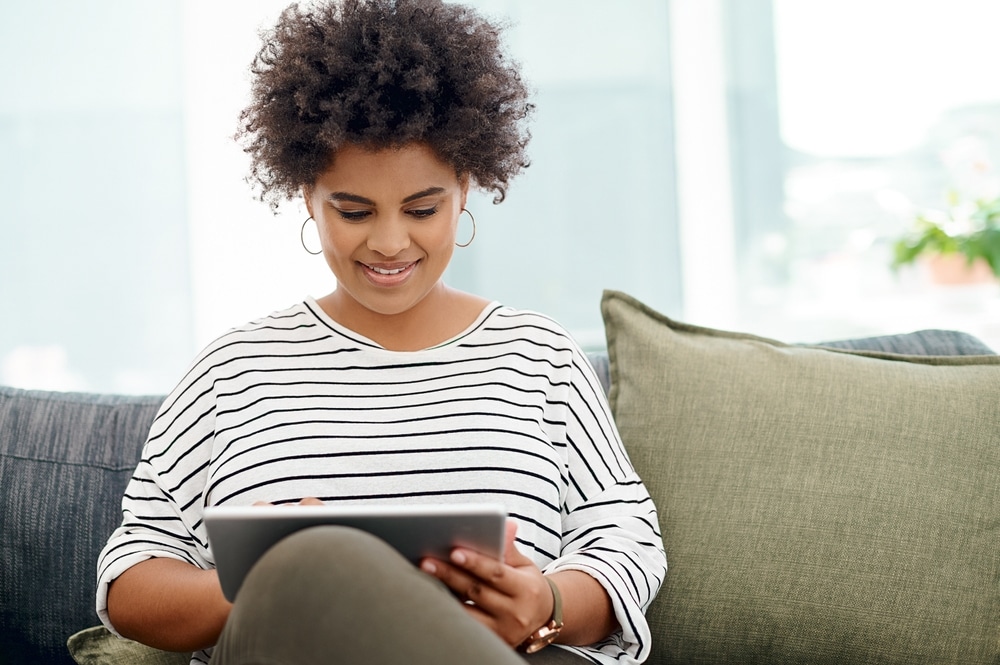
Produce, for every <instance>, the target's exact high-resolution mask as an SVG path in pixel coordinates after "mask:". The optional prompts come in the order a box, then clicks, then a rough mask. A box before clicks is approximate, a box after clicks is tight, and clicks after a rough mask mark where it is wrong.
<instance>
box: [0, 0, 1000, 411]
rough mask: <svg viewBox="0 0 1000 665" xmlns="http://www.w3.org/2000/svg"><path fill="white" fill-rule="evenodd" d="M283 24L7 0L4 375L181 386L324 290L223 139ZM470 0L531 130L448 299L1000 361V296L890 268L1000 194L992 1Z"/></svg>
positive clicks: (151, 6)
mask: <svg viewBox="0 0 1000 665" xmlns="http://www.w3.org/2000/svg"><path fill="white" fill-rule="evenodd" d="M286 4H287V3H286V2H284V1H275V0H239V1H237V0H213V1H210V2H206V1H203V0H172V1H171V0H92V1H90V2H86V3H81V2H76V1H71V0H44V1H36V0H0V62H2V63H3V64H2V65H0V91H2V92H0V201H2V206H3V208H2V212H0V311H2V315H0V316H2V318H0V383H2V384H6V385H14V386H21V387H31V388H45V389H53V390H93V391H105V392H123V393H162V392H166V391H168V390H170V388H172V386H173V384H174V383H175V382H176V381H177V380H178V379H179V378H180V377H181V376H182V375H183V373H184V370H185V368H186V367H187V365H188V363H189V362H190V361H191V360H192V358H193V357H194V355H195V354H196V353H197V352H198V350H200V348H202V347H203V346H204V345H205V344H207V343H208V342H210V341H211V340H212V339H213V338H215V337H216V336H218V335H220V334H222V333H224V332H225V331H226V330H227V329H228V328H230V327H232V326H235V325H239V324H241V323H243V322H245V321H247V320H250V319H253V318H257V317H259V316H261V315H264V314H267V313H269V312H271V311H273V310H276V309H280V308H284V307H287V306H289V305H291V304H292V303H294V302H296V301H299V300H301V299H302V298H303V297H304V296H305V295H307V294H309V295H314V296H320V295H323V294H325V293H327V292H329V291H330V290H331V289H332V288H333V286H334V283H333V279H332V276H331V275H330V273H329V270H328V269H327V268H326V265H325V264H324V263H323V260H322V258H321V257H312V256H309V255H308V254H306V253H305V251H304V250H303V249H302V247H301V245H300V242H299V228H300V226H301V224H302V221H303V220H304V219H305V217H306V216H307V215H306V212H305V210H304V208H303V206H301V205H300V204H299V203H297V202H292V203H289V204H288V205H287V206H285V207H284V208H282V209H281V210H280V211H279V213H278V214H277V215H274V214H272V213H271V211H270V209H269V208H268V207H267V206H266V205H265V204H262V203H260V202H258V201H256V200H255V199H254V197H253V194H252V192H251V189H250V187H249V185H248V184H247V183H246V182H245V180H244V178H245V176H246V174H247V160H246V158H245V157H244V155H243V153H242V152H241V150H240V149H239V147H238V146H237V145H236V144H235V143H234V141H233V139H232V135H233V133H234V131H235V129H236V124H237V117H238V114H239V112H240V110H241V109H242V108H243V106H244V104H245V102H246V100H247V90H248V87H249V82H248V75H247V67H248V65H249V63H250V61H251V59H252V58H253V56H254V54H255V52H256V50H257V48H258V47H259V38H258V30H259V29H260V28H261V27H263V26H266V25H269V24H270V23H271V22H272V21H273V20H274V18H275V17H276V16H277V14H278V13H279V12H280V10H281V9H282V8H283V7H284V6H285V5H286ZM470 4H473V5H476V6H477V7H479V8H480V9H481V10H482V11H483V12H484V13H486V14H488V15H490V16H495V17H501V18H505V19H507V20H509V22H510V30H509V33H508V43H509V46H510V50H511V53H512V55H513V57H514V58H515V59H516V60H518V61H520V62H521V63H522V65H523V68H524V73H525V75H526V77H527V79H528V80H529V82H530V83H531V85H532V86H533V88H534V89H535V91H536V94H535V102H536V104H537V112H536V116H535V121H534V124H533V128H532V133H533V137H534V138H533V140H532V142H531V145H530V153H531V157H532V165H531V167H530V168H529V169H528V170H527V171H525V173H524V174H522V176H520V178H519V179H518V180H516V181H514V183H513V185H512V187H511V188H510V191H509V195H508V198H507V200H506V201H505V202H504V203H503V204H501V205H498V206H497V205H493V203H492V200H491V197H490V196H487V195H479V196H475V197H472V198H471V200H470V203H469V206H468V207H469V208H470V210H472V212H473V213H474V214H475V216H476V220H477V226H478V234H477V236H476V239H475V242H474V243H473V244H472V245H471V246H470V247H468V248H467V249H461V250H457V251H456V255H455V260H454V262H453V265H452V266H451V268H450V269H449V274H448V275H447V279H448V281H449V282H450V283H451V284H452V285H454V286H456V287H459V288H464V289H467V290H471V291H474V292H477V293H480V294H482V295H484V296H487V297H490V298H494V299H496V300H499V301H501V302H503V303H505V304H509V305H512V306H516V307H521V308H530V309H535V310H539V311H542V312H545V313H547V314H549V315H551V316H553V317H554V318H556V319H557V320H559V321H560V322H562V323H563V324H564V325H566V326H567V327H568V328H569V329H570V330H571V332H573V334H574V335H575V336H576V337H577V338H578V340H579V341H580V342H581V343H582V344H583V345H584V346H585V347H586V348H588V349H599V348H601V347H602V346H603V344H604V335H603V326H602V323H601V316H600V310H599V302H600V295H601V291H602V290H603V289H619V290H623V291H626V292H627V293H630V294H632V295H634V296H636V297H637V298H639V299H640V300H643V301H645V302H646V303H647V304H649V305H650V306H652V307H654V308H655V309H657V310H659V311H661V312H663V313H665V314H667V315H668V316H671V317H674V318H677V319H681V320H685V321H688V322H690V323H696V324H701V325H707V326H715V327H722V328H728V329H732V330H741V331H747V332H753V333H756V334H760V335H765V336H769V337H774V338H777V339H780V340H783V341H787V342H816V341H822V340H829V339H835V338H843V337H848V336H862V335H877V334H889V333H897V332H908V331H911V330H916V329H920V328H931V327H937V328H952V329H958V330H964V331H967V332H970V333H973V334H976V335H978V336H979V337H980V338H981V339H983V340H984V341H985V342H986V343H987V344H990V345H991V346H992V347H993V348H994V349H996V350H1000V284H998V283H997V282H996V280H995V279H992V278H991V276H990V275H986V277H985V278H982V277H981V278H980V279H979V280H978V281H977V280H975V279H974V280H972V281H969V282H968V283H948V284H945V283H941V281H940V280H938V279H936V278H935V277H934V275H933V273H932V272H931V270H930V269H929V268H928V265H927V264H926V263H925V262H923V261H917V262H916V263H915V264H912V265H906V266H903V267H901V268H899V269H898V270H896V269H893V268H892V267H891V263H892V258H893V247H894V244H895V243H896V242H897V240H898V239H899V238H900V237H902V236H903V235H905V234H906V233H907V232H908V231H909V230H911V229H912V228H913V227H914V224H915V220H916V219H917V218H918V217H920V216H923V217H925V218H932V219H939V218H940V219H944V220H946V221H948V220H951V221H952V222H954V221H955V217H956V215H957V216H958V217H960V216H961V214H964V213H962V211H963V210H965V211H966V212H967V209H968V205H970V204H971V202H974V201H982V200H990V199H996V198H997V197H1000V78H998V77H997V76H996V73H995V71H994V70H995V63H996V61H997V57H996V32H995V31H996V26H997V25H1000V3H998V2H996V1H995V0H616V1H615V2H614V3H612V2H608V1H607V0H544V1H539V0H472V2H470ZM963 206H965V207H964V208H963ZM956 210H957V211H958V213H956ZM464 220H465V218H463V221H464ZM462 230H464V229H463V228H460V233H461V232H462ZM951 281H954V280H951ZM960 282H961V280H960Z"/></svg>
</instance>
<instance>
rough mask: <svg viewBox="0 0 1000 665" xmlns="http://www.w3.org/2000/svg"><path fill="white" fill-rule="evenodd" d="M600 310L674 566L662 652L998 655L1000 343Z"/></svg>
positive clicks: (910, 660)
mask: <svg viewBox="0 0 1000 665" xmlns="http://www.w3.org/2000/svg"><path fill="white" fill-rule="evenodd" d="M602 312H603V315H604V320H605V325H606V333H607V340H608V351H609V358H610V364H611V393H610V401H611V406H612V411H613V413H614V417H615V420H616V422H617V424H618V427H619V430H620V432H621V436H622V439H623V440H624V442H625V445H626V447H627V449H628V452H629V455H630V457H631V459H632V461H633V463H634V464H635V466H636V469H637V470H638V472H639V474H640V476H642V478H643V479H644V481H645V482H646V484H647V486H648V488H649V490H650V493H651V494H652V496H653V499H654V501H655V503H656V505H657V507H658V510H659V518H660V526H661V529H662V532H663V539H664V543H665V546H666V549H667V559H668V563H669V565H670V570H669V571H668V573H667V577H666V581H665V583H664V586H663V588H662V589H661V591H660V594H659V596H658V598H657V599H656V601H655V602H654V604H653V606H652V607H651V608H650V610H649V613H648V617H649V621H650V624H651V628H652V631H653V635H654V640H655V644H654V650H653V660H654V661H655V662H684V663H746V664H749V663H769V664H771V665H778V664H782V663H854V664H857V663H880V664H889V663H900V664H902V663H906V664H907V665H912V664H914V663H944V662H948V663H959V662H961V663H965V664H980V663H981V664H983V665H987V664H988V665H996V664H997V663H1000V587H998V582H997V580H998V579H1000V356H961V357H944V356H930V357H927V356H924V357H920V356H900V355H893V354H886V353H877V352H856V351H842V350H832V349H826V348H817V347H802V346H792V345H787V344H783V343H781V342H777V341H774V340H769V339H764V338H760V337H756V336H752V335H746V334H738V333H729V332H724V331H718V330H711V329H707V328H701V327H696V326H691V325H685V324H682V323H678V322H675V321H672V320H670V319H669V318H667V317H665V316H663V315H662V314H659V313H657V312H655V311H653V310H652V309H650V308H649V307H647V306H645V305H643V304H642V303H640V302H638V301H636V300H635V299H633V298H631V297H629V296H627V295H624V294H622V293H617V292H606V293H605V295H604V298H603V301H602Z"/></svg>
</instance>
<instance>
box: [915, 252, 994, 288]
mask: <svg viewBox="0 0 1000 665" xmlns="http://www.w3.org/2000/svg"><path fill="white" fill-rule="evenodd" d="M923 262H924V265H925V266H927V271H928V273H929V274H930V277H931V281H932V282H934V283H935V284H944V285H956V284H988V283H990V282H996V281H997V277H996V275H994V274H993V271H992V270H990V264H988V263H986V260H985V259H982V258H977V259H976V260H975V261H973V262H972V263H971V264H969V261H968V259H966V258H965V256H964V255H963V254H932V255H929V256H927V257H926V258H925V259H923Z"/></svg>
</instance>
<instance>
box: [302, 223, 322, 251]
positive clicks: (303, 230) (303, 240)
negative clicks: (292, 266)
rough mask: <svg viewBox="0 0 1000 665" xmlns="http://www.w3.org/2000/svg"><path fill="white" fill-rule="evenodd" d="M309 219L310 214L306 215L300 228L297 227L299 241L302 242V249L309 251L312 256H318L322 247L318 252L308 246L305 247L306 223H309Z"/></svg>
mask: <svg viewBox="0 0 1000 665" xmlns="http://www.w3.org/2000/svg"><path fill="white" fill-rule="evenodd" d="M310 219H312V217H311V216H310V217H306V219H305V221H303V222H302V228H301V229H299V242H301V243H302V249H304V250H306V251H307V252H309V253H310V254H312V255H313V256H319V255H320V254H322V253H323V250H322V249H321V250H319V251H318V252H314V251H312V250H311V249H309V248H308V247H306V224H308V223H309V220H310Z"/></svg>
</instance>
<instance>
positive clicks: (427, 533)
mask: <svg viewBox="0 0 1000 665" xmlns="http://www.w3.org/2000/svg"><path fill="white" fill-rule="evenodd" d="M506 519H507V511H506V510H505V509H504V507H503V506H502V505H499V504H480V503H476V504H442V505H438V504H433V505H405V506H387V505H352V506H332V505H325V506H299V505H295V506H209V507H208V508H206V509H205V528H206V529H207V530H208V542H209V547H210V548H211V550H212V552H213V554H214V556H215V567H216V569H217V570H218V574H219V582H220V583H221V585H222V592H223V594H225V596H226V599H228V600H229V601H233V600H234V599H235V598H236V592H237V591H239V589H240V585H241V584H242V583H243V578H244V577H246V575H247V573H249V572H250V569H251V568H252V567H253V565H254V564H255V563H256V562H257V559H259V558H260V557H261V555H263V554H264V552H266V551H267V550H268V548H270V547H271V546H272V545H274V544H275V543H277V542H278V541H279V540H281V539H282V538H284V537H285V536H289V535H291V534H292V533H294V532H296V531H298V530H300V529H305V528H308V527H311V526H320V525H331V524H332V525H340V526H350V527H354V528H357V529H361V530H363V531H367V532H369V533H371V534H372V535H375V536H378V537H379V538H381V539H382V540H384V541H386V542H387V543H389V544H390V545H392V546H393V547H395V548H396V550H398V551H399V552H400V554H402V555H403V556H404V557H406V558H407V559H409V560H410V561H412V562H413V563H414V564H416V563H417V562H418V561H420V559H422V558H423V557H425V556H432V557H436V558H439V559H447V558H448V555H449V553H450V552H451V549H452V548H454V547H458V546H461V547H468V548H469V549H473V550H476V551H477V552H482V553H484V554H488V555H490V556H493V557H496V558H498V559H499V558H502V557H503V547H504V522H505V521H506ZM331 565H333V562H331Z"/></svg>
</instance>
